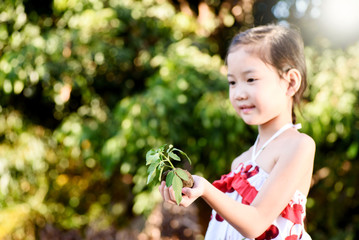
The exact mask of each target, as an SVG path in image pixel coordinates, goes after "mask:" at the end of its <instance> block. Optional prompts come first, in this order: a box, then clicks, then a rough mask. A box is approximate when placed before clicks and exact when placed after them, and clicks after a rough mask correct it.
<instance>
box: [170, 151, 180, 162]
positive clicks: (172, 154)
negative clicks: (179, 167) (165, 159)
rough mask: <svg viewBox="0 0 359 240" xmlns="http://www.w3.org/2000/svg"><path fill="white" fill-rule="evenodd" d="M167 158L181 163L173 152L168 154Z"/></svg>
mask: <svg viewBox="0 0 359 240" xmlns="http://www.w3.org/2000/svg"><path fill="white" fill-rule="evenodd" d="M168 156H170V157H171V158H172V159H173V160H176V161H181V158H180V157H179V156H178V155H177V154H175V153H173V152H169V153H168Z"/></svg>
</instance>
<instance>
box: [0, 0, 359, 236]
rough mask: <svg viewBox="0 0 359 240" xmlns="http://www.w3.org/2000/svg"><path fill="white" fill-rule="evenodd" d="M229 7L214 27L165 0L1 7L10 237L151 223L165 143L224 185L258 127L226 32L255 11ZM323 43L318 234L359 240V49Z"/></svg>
mask: <svg viewBox="0 0 359 240" xmlns="http://www.w3.org/2000/svg"><path fill="white" fill-rule="evenodd" d="M217 3H218V1H212V5H210V7H212V8H216V9H217V10H218V11H217V12H216V11H215V13H212V12H209V13H212V15H211V14H209V15H205V16H207V19H205V21H200V20H199V19H200V18H199V17H198V18H196V17H195V16H193V15H191V14H189V13H188V11H187V10H185V9H186V8H185V6H177V5H175V4H171V3H170V2H167V1H165V0H162V1H159V0H157V1H155V0H146V1H135V0H121V1H115V0H107V1H101V0H77V1H68V0H54V1H53V4H52V6H51V8H50V10H49V11H50V12H49V11H47V12H46V11H45V13H43V12H36V11H34V10H33V9H31V8H27V7H26V5H25V3H24V2H23V1H21V0H4V1H2V2H1V4H0V113H1V114H0V139H1V142H0V160H1V161H0V205H1V210H0V238H3V237H5V236H7V237H8V238H9V239H35V238H36V235H37V234H38V233H37V231H38V229H41V228H43V227H44V226H45V224H46V223H53V224H55V225H56V226H58V227H60V228H63V229H73V228H76V229H85V228H86V227H88V226H90V227H93V228H95V229H98V230H101V229H104V228H107V227H109V226H112V225H116V226H118V227H123V226H126V224H128V223H129V222H130V221H131V219H133V218H134V217H135V216H138V215H141V216H147V215H148V214H149V213H150V212H151V210H152V209H153V207H154V206H155V204H156V203H158V201H159V200H160V197H159V194H158V192H157V189H156V188H152V187H148V186H147V185H146V166H145V154H146V152H147V151H148V150H149V149H150V148H153V147H159V146H161V145H163V144H164V143H172V144H174V145H175V146H176V147H178V148H180V149H182V150H184V151H185V152H186V153H188V154H189V155H190V157H191V159H192V161H193V164H192V166H193V169H192V172H193V173H196V174H199V175H203V176H205V177H206V178H208V179H209V180H210V181H213V180H215V179H218V178H219V176H220V175H221V174H224V173H225V172H227V171H228V170H229V168H230V164H231V161H232V159H233V158H234V157H236V156H237V155H238V154H240V153H241V152H242V151H243V150H245V149H247V148H248V147H249V146H250V145H251V144H252V143H253V141H254V138H255V136H256V129H255V128H252V127H248V126H246V125H245V124H244V123H243V122H242V121H241V120H240V119H239V118H238V117H237V116H236V113H235V112H234V110H233V109H232V107H231V105H230V103H229V101H228V100H227V98H228V96H227V95H228V93H227V83H226V79H225V78H226V77H225V66H224V62H223V51H225V48H226V44H227V42H228V39H229V38H231V37H232V36H227V35H226V38H223V37H222V35H221V34H224V33H229V32H234V31H237V30H238V29H239V27H240V26H241V27H243V28H245V27H248V26H250V25H251V24H253V21H254V20H253V17H252V15H251V14H252V12H251V11H252V7H253V6H252V5H253V4H254V3H253V2H251V1H248V2H245V3H243V5H242V10H243V11H242V13H241V14H240V15H238V16H237V15H236V16H233V15H232V13H231V11H230V9H231V8H232V7H233V6H231V5H230V4H229V5H228V4H227V5H224V4H222V5H220V4H219V3H218V4H217ZM246 4H247V5H246ZM248 4H252V5H248ZM191 7H192V6H191ZM207 7H208V5H207ZM29 9H30V10H29ZM201 9H202V11H203V8H201ZM208 9H209V7H208ZM237 10H238V9H237ZM232 12H234V11H233V10H232ZM216 14H217V15H216ZM199 15H200V14H199ZM208 16H209V17H208ZM248 16H251V17H252V18H250V17H248ZM235 21H237V22H240V23H241V24H240V26H238V25H235V24H234V22H235ZM215 33H217V35H216V34H215ZM214 36H217V39H216V38H215V37H214ZM218 39H222V41H221V42H218V41H214V40H218ZM321 46H322V47H318V46H315V47H314V46H312V47H310V46H309V47H307V49H306V53H307V61H308V62H307V65H308V70H309V81H310V89H309V91H308V92H307V93H306V96H305V102H304V103H303V106H302V110H301V111H302V114H301V115H300V116H299V118H300V119H299V122H302V124H303V131H304V132H306V133H308V134H309V135H311V136H313V138H314V139H315V141H316V143H317V154H316V162H315V172H314V176H313V187H312V190H311V192H310V195H309V199H308V214H307V216H308V231H309V232H310V234H311V235H312V237H313V239H333V240H334V239H355V237H356V236H358V232H359V227H358V226H359V215H358V214H355V212H357V210H358V204H359V201H358V194H359V192H358V190H357V187H356V186H358V178H357V176H356V173H357V172H358V170H359V169H358V168H359V163H358V162H356V160H357V159H358V148H359V132H358V127H359V126H358V124H359V122H358V116H359V108H358V91H359V83H358V81H357V79H358V78H359V69H358V68H357V66H356V64H357V62H359V44H356V45H355V44H354V45H352V46H349V47H348V48H346V49H344V50H340V49H330V48H329V47H328V46H327V45H326V43H323V44H321ZM223 49H224V50H223ZM187 167H188V166H187ZM9 219H11V221H9Z"/></svg>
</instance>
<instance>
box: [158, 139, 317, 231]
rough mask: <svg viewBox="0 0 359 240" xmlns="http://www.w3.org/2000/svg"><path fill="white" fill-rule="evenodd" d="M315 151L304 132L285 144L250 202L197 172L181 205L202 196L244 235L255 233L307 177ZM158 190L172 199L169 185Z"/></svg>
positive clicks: (280, 210) (265, 224) (273, 217)
mask: <svg viewBox="0 0 359 240" xmlns="http://www.w3.org/2000/svg"><path fill="white" fill-rule="evenodd" d="M314 153H315V143H314V141H313V140H312V139H311V138H310V137H308V136H307V135H304V134H301V137H299V138H298V140H297V141H294V142H293V143H291V144H289V145H288V146H286V148H285V149H284V152H282V154H281V156H280V158H279V159H278V161H277V163H276V165H275V166H274V168H273V169H272V171H271V173H270V175H269V177H268V179H267V181H266V182H265V184H264V185H263V186H262V188H261V190H260V191H259V192H258V194H257V196H256V198H255V199H254V200H253V202H252V204H251V205H244V204H242V203H239V202H236V201H235V200H233V199H231V198H230V197H228V196H227V195H226V194H224V193H222V192H221V191H220V190H218V189H217V188H215V187H214V186H213V185H212V184H210V183H209V182H208V181H207V180H205V179H203V178H201V177H197V176H195V177H194V180H195V185H194V187H193V188H192V189H191V188H184V189H183V193H184V194H185V196H183V200H182V202H181V205H182V206H188V205H190V204H191V203H192V202H193V201H194V200H196V199H197V198H198V197H202V198H203V199H204V200H205V201H206V202H207V203H208V204H209V205H210V206H211V207H212V208H213V209H215V210H216V212H217V213H218V214H219V215H221V216H222V217H223V218H224V219H226V220H227V221H228V222H229V223H230V224H231V225H232V226H233V227H234V228H236V229H237V230H238V231H239V232H240V233H241V234H242V235H243V236H245V237H248V238H255V237H258V236H259V235H261V234H262V233H263V232H264V231H265V230H266V229H267V228H268V226H269V225H270V224H271V223H272V222H273V221H274V219H276V218H277V217H278V216H279V215H280V213H281V212H282V211H283V209H284V208H285V207H286V206H287V204H288V203H289V201H290V199H291V198H292V196H293V194H294V193H295V191H296V190H297V189H298V186H300V184H301V182H302V181H304V180H306V179H308V178H309V179H310V176H311V173H312V167H313V160H314ZM160 192H161V194H162V196H163V198H164V200H165V201H167V202H172V203H174V202H175V201H174V193H173V189H172V188H169V189H168V188H166V187H165V186H164V184H163V183H162V185H161V186H160Z"/></svg>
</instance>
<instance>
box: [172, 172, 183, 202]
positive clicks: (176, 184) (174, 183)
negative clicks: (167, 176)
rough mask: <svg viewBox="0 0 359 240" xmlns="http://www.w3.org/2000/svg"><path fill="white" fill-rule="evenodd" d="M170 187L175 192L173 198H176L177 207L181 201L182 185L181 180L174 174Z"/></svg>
mask: <svg viewBox="0 0 359 240" xmlns="http://www.w3.org/2000/svg"><path fill="white" fill-rule="evenodd" d="M172 187H173V190H174V192H175V198H176V202H177V205H179V204H180V203H181V201H182V187H183V183H182V180H181V179H180V178H179V177H178V176H177V175H176V174H174V176H173V181H172Z"/></svg>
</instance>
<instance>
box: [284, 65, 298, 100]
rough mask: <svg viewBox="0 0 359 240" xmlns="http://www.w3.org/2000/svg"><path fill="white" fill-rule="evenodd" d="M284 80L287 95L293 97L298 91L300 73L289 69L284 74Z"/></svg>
mask: <svg viewBox="0 0 359 240" xmlns="http://www.w3.org/2000/svg"><path fill="white" fill-rule="evenodd" d="M285 79H286V80H287V81H288V83H289V84H288V89H287V95H288V96H290V97H293V96H294V95H295V93H296V92H297V91H298V89H299V87H300V84H301V83H302V76H301V75H300V72H299V71H298V70H297V69H295V68H292V69H289V71H288V72H287V73H286V74H285Z"/></svg>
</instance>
